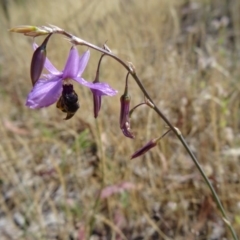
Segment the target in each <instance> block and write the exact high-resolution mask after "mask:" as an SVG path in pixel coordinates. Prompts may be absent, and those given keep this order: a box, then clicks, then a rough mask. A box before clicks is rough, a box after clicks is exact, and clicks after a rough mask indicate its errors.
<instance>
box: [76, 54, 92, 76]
mask: <svg viewBox="0 0 240 240" xmlns="http://www.w3.org/2000/svg"><path fill="white" fill-rule="evenodd" d="M89 58H90V51H89V50H87V51H86V52H85V53H83V55H82V56H81V57H80V59H79V66H78V67H79V69H78V74H77V76H78V77H81V75H82V73H83V71H84V70H85V68H86V66H87V63H88V60H89Z"/></svg>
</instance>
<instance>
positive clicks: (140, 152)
mask: <svg viewBox="0 0 240 240" xmlns="http://www.w3.org/2000/svg"><path fill="white" fill-rule="evenodd" d="M157 142H158V138H154V139H152V140H150V141H149V142H148V143H147V144H145V145H144V146H143V147H141V148H140V149H138V150H137V151H136V152H135V153H134V154H133V155H132V156H131V159H133V158H136V157H139V156H141V155H143V154H144V153H145V152H147V151H149V150H150V149H151V148H153V147H155V146H156V145H157Z"/></svg>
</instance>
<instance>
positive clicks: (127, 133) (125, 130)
mask: <svg viewBox="0 0 240 240" xmlns="http://www.w3.org/2000/svg"><path fill="white" fill-rule="evenodd" d="M121 129H122V132H123V134H124V135H125V137H128V138H135V137H134V135H133V134H132V132H131V129H130V122H129V121H128V122H126V123H125V124H124V125H123V126H122V127H121Z"/></svg>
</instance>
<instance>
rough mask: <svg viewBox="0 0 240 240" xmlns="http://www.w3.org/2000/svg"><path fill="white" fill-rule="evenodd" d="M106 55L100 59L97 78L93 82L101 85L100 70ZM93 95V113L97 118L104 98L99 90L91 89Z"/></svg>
mask: <svg viewBox="0 0 240 240" xmlns="http://www.w3.org/2000/svg"><path fill="white" fill-rule="evenodd" d="M104 55H105V54H102V56H101V57H100V59H99V62H98V67H97V72H96V77H95V80H94V81H93V83H99V82H100V81H99V69H100V65H101V62H102V58H103V57H104ZM91 91H92V94H93V113H94V117H95V118H97V117H98V113H99V111H100V109H101V104H102V96H101V94H100V93H99V91H98V90H95V89H91Z"/></svg>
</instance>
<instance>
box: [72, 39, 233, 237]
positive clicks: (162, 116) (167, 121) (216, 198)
mask: <svg viewBox="0 0 240 240" xmlns="http://www.w3.org/2000/svg"><path fill="white" fill-rule="evenodd" d="M72 42H73V43H75V44H77V45H85V46H88V47H89V48H92V49H94V50H96V51H99V52H102V53H104V54H106V55H108V56H109V57H111V58H113V59H115V60H116V61H118V62H119V63H120V64H121V65H122V66H123V67H124V68H126V69H127V71H129V72H130V74H131V75H132V77H133V78H134V80H135V82H136V84H137V85H138V87H139V88H140V89H141V91H142V92H143V94H144V95H145V96H146V97H147V98H148V100H149V101H150V102H151V103H152V105H153V109H154V111H155V112H156V113H157V114H158V116H159V117H161V118H162V119H163V121H164V122H165V123H166V124H167V125H168V126H169V128H170V129H171V130H172V131H173V132H174V134H175V135H176V137H177V138H178V139H179V140H180V142H181V143H182V145H183V146H184V148H185V149H186V151H187V152H188V154H189V156H190V157H191V159H192V160H193V162H194V164H195V165H196V167H197V169H198V171H199V172H200V174H201V175H202V177H203V179H204V181H205V182H206V184H207V186H208V187H209V189H210V190H211V192H212V195H213V197H214V200H215V202H216V204H217V206H218V208H219V210H220V212H221V214H222V217H223V221H224V222H225V224H226V225H227V226H228V227H229V229H230V231H231V234H232V236H233V238H234V239H235V240H238V237H237V235H236V233H235V231H234V229H233V227H232V225H231V223H230V221H229V220H228V218H227V214H226V212H225V210H224V207H223V205H222V203H221V201H220V199H219V197H218V194H217V193H216V191H215V189H214V187H213V185H212V184H211V182H210V180H209V179H208V177H207V176H206V174H205V172H204V171H203V169H202V167H201V165H200V163H199V162H198V160H197V158H196V157H195V156H194V154H193V152H192V151H191V149H190V147H189V146H188V144H187V142H186V140H185V139H184V137H183V136H182V133H181V132H180V131H179V129H178V128H175V127H174V126H173V125H172V123H171V122H170V121H169V120H168V118H167V117H166V116H165V115H164V114H163V113H162V111H161V110H160V109H159V108H158V107H157V106H156V105H155V104H154V102H153V100H152V99H151V97H150V96H149V94H148V92H147V91H146V89H145V88H144V86H143V85H142V83H141V81H140V79H139V77H138V76H137V74H136V72H135V71H133V70H132V68H131V66H129V65H127V64H126V63H125V62H124V61H122V60H121V59H120V58H118V57H117V56H115V55H114V54H112V53H110V52H108V51H106V50H104V49H102V48H99V47H97V46H95V45H93V44H91V43H88V42H85V41H81V43H80V44H78V43H77V41H76V42H75V41H72Z"/></svg>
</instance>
